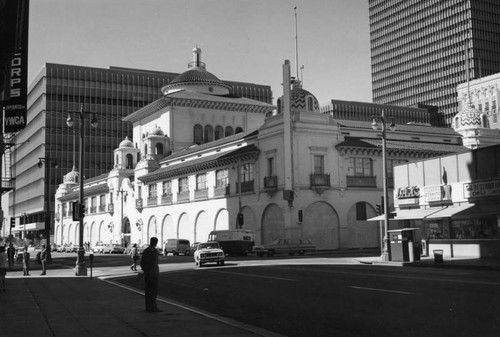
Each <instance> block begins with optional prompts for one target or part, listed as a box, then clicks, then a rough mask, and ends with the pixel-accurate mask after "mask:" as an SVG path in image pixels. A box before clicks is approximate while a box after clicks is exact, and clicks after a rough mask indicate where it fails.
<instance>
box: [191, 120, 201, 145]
mask: <svg viewBox="0 0 500 337" xmlns="http://www.w3.org/2000/svg"><path fill="white" fill-rule="evenodd" d="M193 143H195V144H198V145H200V144H203V127H202V126H201V125H200V124H196V125H195V126H194V127H193Z"/></svg>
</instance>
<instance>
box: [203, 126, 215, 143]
mask: <svg viewBox="0 0 500 337" xmlns="http://www.w3.org/2000/svg"><path fill="white" fill-rule="evenodd" d="M213 140H214V128H213V127H212V125H206V126H205V143H209V142H212V141H213Z"/></svg>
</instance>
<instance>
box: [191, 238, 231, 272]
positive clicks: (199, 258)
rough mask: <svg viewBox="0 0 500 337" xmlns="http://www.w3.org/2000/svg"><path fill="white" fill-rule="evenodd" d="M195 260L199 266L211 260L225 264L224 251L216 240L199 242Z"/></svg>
mask: <svg viewBox="0 0 500 337" xmlns="http://www.w3.org/2000/svg"><path fill="white" fill-rule="evenodd" d="M194 262H195V264H196V266H197V267H201V266H202V265H203V264H204V263H210V262H216V263H217V264H218V265H220V266H223V265H224V251H223V250H222V249H221V248H220V245H219V243H218V242H216V241H209V242H202V243H199V244H198V246H196V250H195V252H194Z"/></svg>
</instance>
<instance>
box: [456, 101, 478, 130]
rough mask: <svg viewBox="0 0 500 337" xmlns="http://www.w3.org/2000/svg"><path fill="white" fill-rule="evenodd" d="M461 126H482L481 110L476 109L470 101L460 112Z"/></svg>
mask: <svg viewBox="0 0 500 337" xmlns="http://www.w3.org/2000/svg"><path fill="white" fill-rule="evenodd" d="M458 118H459V120H460V123H459V127H462V128H463V127H473V128H475V127H482V124H481V111H479V110H478V109H476V108H475V107H474V106H473V105H472V104H471V103H470V102H469V103H468V104H467V105H466V106H465V108H464V109H463V110H462V111H461V112H460V113H459V115H458Z"/></svg>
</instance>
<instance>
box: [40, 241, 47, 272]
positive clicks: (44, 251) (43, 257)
mask: <svg viewBox="0 0 500 337" xmlns="http://www.w3.org/2000/svg"><path fill="white" fill-rule="evenodd" d="M40 262H41V263H42V273H41V274H40V275H45V274H46V272H47V270H46V268H47V266H46V265H47V248H45V244H43V245H42V252H41V253H40Z"/></svg>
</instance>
